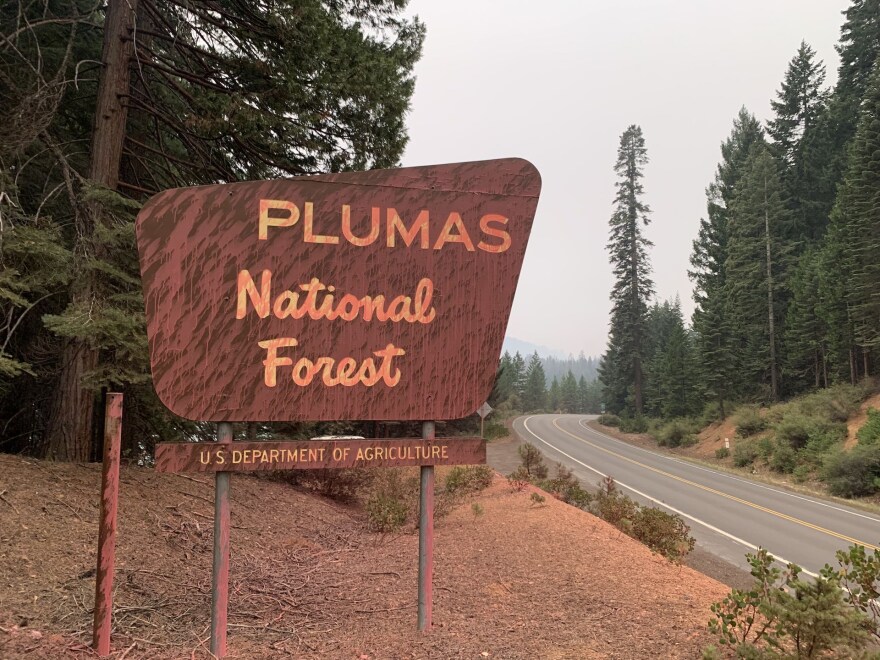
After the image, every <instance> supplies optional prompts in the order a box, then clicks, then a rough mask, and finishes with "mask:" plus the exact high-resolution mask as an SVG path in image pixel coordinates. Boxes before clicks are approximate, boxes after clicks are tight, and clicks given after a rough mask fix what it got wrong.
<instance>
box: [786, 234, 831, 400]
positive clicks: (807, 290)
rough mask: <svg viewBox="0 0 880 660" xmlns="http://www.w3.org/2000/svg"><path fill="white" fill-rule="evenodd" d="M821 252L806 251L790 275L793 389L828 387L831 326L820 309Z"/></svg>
mask: <svg viewBox="0 0 880 660" xmlns="http://www.w3.org/2000/svg"><path fill="white" fill-rule="evenodd" d="M821 269H822V255H821V253H820V250H819V249H818V248H815V247H814V248H811V249H810V250H808V251H807V252H805V253H804V254H803V256H802V257H801V259H800V261H799V262H798V264H797V266H796V268H794V269H793V272H792V274H791V278H790V280H789V281H790V288H791V302H790V303H789V305H788V313H787V314H786V327H785V337H786V342H785V344H786V353H787V354H786V370H787V371H788V373H789V377H790V379H791V380H792V390H793V391H800V390H804V389H806V388H807V387H811V386H812V387H815V388H819V387H828V335H829V331H830V328H829V326H828V324H827V320H826V318H825V317H824V316H823V314H822V313H821V311H820V308H821V303H820V300H821V299H822V295H823V294H822V285H821V277H822V270H821Z"/></svg>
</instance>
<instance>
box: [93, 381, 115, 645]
mask: <svg viewBox="0 0 880 660" xmlns="http://www.w3.org/2000/svg"><path fill="white" fill-rule="evenodd" d="M121 444H122V394H119V393H118V392H109V393H108V394H107V403H106V408H105V412H104V465H103V469H102V472H101V522H100V525H99V527H98V570H97V573H96V575H95V619H94V626H93V630H92V633H93V635H92V644H93V646H94V648H95V650H96V651H97V652H98V655H99V656H101V657H104V656H107V655H110V631H111V629H112V627H113V570H114V562H115V560H116V511H117V509H118V508H119V457H120V445H121Z"/></svg>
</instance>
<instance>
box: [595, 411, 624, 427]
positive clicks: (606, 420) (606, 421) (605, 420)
mask: <svg viewBox="0 0 880 660" xmlns="http://www.w3.org/2000/svg"><path fill="white" fill-rule="evenodd" d="M596 421H597V422H599V423H600V424H602V425H603V426H620V417H618V416H617V415H611V414H605V415H599V419H597V420H596Z"/></svg>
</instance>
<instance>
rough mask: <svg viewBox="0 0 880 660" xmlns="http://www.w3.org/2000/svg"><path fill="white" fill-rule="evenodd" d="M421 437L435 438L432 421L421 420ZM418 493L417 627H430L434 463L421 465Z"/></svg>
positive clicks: (420, 628) (431, 607) (430, 440)
mask: <svg viewBox="0 0 880 660" xmlns="http://www.w3.org/2000/svg"><path fill="white" fill-rule="evenodd" d="M422 439H423V440H427V441H429V442H433V441H434V422H422ZM420 481H421V483H420V493H419V495H420V496H419V612H418V627H419V630H422V631H427V630H430V629H431V613H432V609H433V584H432V580H433V574H434V466H433V465H423V466H422V468H421V480H420Z"/></svg>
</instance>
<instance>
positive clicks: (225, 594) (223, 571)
mask: <svg viewBox="0 0 880 660" xmlns="http://www.w3.org/2000/svg"><path fill="white" fill-rule="evenodd" d="M217 442H219V443H223V444H229V443H231V442H232V424H230V423H229V422H220V423H219V424H217ZM229 476H230V475H229V473H228V472H217V474H216V476H215V486H214V570H213V574H212V578H211V653H213V654H214V655H215V656H216V657H218V658H222V657H224V656H225V655H226V614H227V611H228V606H229Z"/></svg>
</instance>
